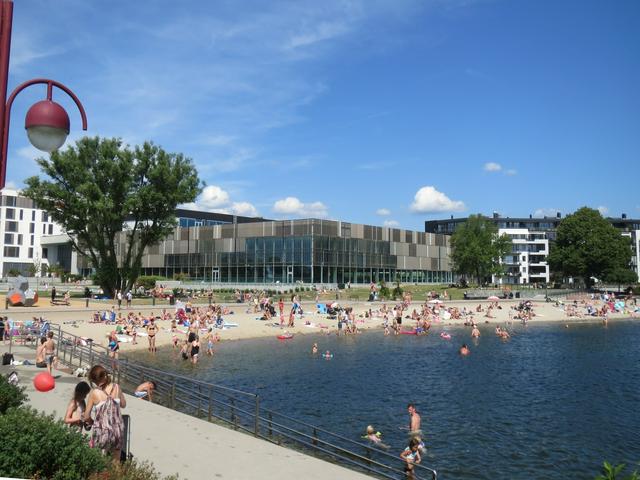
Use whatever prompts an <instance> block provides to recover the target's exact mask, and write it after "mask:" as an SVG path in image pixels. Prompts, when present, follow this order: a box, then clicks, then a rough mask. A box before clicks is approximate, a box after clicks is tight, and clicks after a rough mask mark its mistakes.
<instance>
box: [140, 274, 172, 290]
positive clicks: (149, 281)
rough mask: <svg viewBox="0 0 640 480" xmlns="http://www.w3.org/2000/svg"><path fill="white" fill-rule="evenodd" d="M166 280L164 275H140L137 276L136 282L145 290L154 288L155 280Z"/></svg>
mask: <svg viewBox="0 0 640 480" xmlns="http://www.w3.org/2000/svg"><path fill="white" fill-rule="evenodd" d="M166 280H167V279H166V278H165V277H160V276H158V275H141V276H140V277H138V280H136V283H137V284H138V285H141V286H142V287H144V289H145V290H152V289H154V288H155V286H156V282H163V281H166Z"/></svg>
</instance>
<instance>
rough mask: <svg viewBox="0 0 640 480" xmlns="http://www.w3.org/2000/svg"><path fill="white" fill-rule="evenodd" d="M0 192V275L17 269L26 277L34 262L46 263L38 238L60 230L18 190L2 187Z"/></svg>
mask: <svg viewBox="0 0 640 480" xmlns="http://www.w3.org/2000/svg"><path fill="white" fill-rule="evenodd" d="M0 193H1V196H0V242H1V243H0V274H1V275H2V276H6V275H7V273H8V272H9V270H20V271H22V272H23V273H24V274H25V275H27V274H28V273H27V269H28V268H29V266H31V265H34V263H36V262H38V260H39V261H40V263H42V264H49V259H47V258H44V256H43V252H42V246H41V239H42V237H43V236H44V235H58V234H60V233H62V229H61V227H60V226H59V225H58V224H56V223H54V222H53V221H52V220H51V219H50V218H49V216H48V214H47V213H46V212H44V211H43V210H41V209H38V208H34V204H33V202H32V201H31V200H30V199H28V198H26V197H23V196H21V195H20V192H19V191H18V190H14V189H10V188H5V189H3V190H2V191H1V192H0ZM47 253H48V252H47ZM47 256H48V255H47Z"/></svg>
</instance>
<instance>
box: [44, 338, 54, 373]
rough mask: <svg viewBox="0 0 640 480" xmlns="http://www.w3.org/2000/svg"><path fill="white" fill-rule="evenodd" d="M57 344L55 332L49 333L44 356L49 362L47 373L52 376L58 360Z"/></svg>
mask: <svg viewBox="0 0 640 480" xmlns="http://www.w3.org/2000/svg"><path fill="white" fill-rule="evenodd" d="M55 352H56V343H55V342H54V341H53V332H51V331H50V332H49V333H47V341H46V342H45V343H44V354H45V358H46V362H47V372H49V375H51V371H52V370H53V363H54V362H55V360H56V355H55Z"/></svg>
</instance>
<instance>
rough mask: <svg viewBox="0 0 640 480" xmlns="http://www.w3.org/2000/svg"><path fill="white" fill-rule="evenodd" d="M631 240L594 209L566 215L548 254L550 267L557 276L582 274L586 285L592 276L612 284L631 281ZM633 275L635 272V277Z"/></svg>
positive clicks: (585, 208) (589, 282) (582, 209)
mask: <svg viewBox="0 0 640 480" xmlns="http://www.w3.org/2000/svg"><path fill="white" fill-rule="evenodd" d="M631 255H632V252H631V242H630V240H629V238H627V237H624V236H622V235H621V234H620V232H619V231H618V230H617V229H616V228H615V227H614V226H613V225H611V223H609V222H608V221H607V220H606V219H605V218H603V217H602V215H601V214H600V212H598V211H597V210H594V209H592V208H587V207H582V208H581V209H579V210H578V211H576V212H575V213H573V214H571V215H567V216H566V217H565V218H564V219H563V220H562V222H560V225H559V226H558V231H557V234H556V241H555V243H554V244H553V245H552V247H551V252H550V253H549V266H550V267H551V269H552V270H553V271H554V273H556V274H557V275H561V276H563V277H579V278H582V279H584V282H585V285H587V286H590V285H592V284H593V278H597V279H598V280H603V281H605V282H612V283H632V282H633V281H634V280H637V277H636V276H635V274H633V272H632V271H631V269H630V263H631ZM632 275H634V276H633V277H632Z"/></svg>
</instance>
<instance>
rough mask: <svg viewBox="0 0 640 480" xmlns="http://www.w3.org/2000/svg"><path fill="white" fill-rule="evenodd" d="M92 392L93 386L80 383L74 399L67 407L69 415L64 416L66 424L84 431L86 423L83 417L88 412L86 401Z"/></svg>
mask: <svg viewBox="0 0 640 480" xmlns="http://www.w3.org/2000/svg"><path fill="white" fill-rule="evenodd" d="M90 391H91V386H90V385H89V384H88V383H87V382H79V383H78V384H77V385H76V388H75V390H74V392H73V398H72V399H71V401H70V402H69V405H67V413H65V416H64V423H66V424H67V425H70V426H72V427H76V428H79V429H80V430H82V427H83V426H84V421H83V420H82V416H83V415H84V411H85V410H86V403H85V399H86V398H87V395H88V394H89V392H90Z"/></svg>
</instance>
